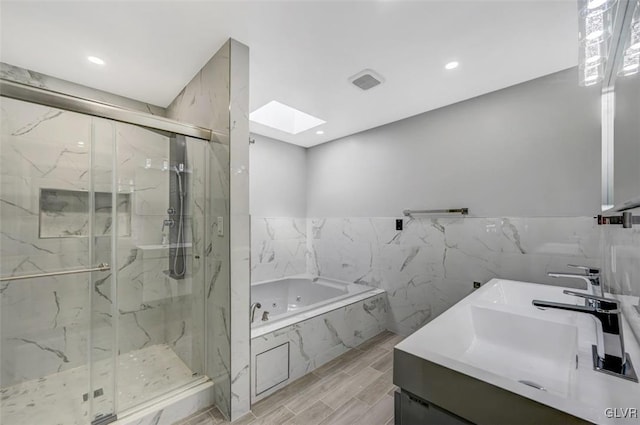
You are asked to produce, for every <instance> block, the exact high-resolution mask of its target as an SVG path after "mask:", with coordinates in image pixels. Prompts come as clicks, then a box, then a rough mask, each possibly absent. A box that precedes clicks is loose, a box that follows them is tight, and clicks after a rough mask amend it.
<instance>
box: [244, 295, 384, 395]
mask: <svg viewBox="0 0 640 425" xmlns="http://www.w3.org/2000/svg"><path fill="white" fill-rule="evenodd" d="M386 322H387V302H386V297H385V294H384V293H382V294H376V295H374V296H369V297H368V298H366V299H363V300H360V301H356V302H353V301H352V303H351V304H348V305H345V306H340V307H338V308H335V306H334V308H333V310H331V311H328V312H326V313H322V314H319V315H318V314H316V315H315V316H313V317H309V318H305V319H303V320H301V321H298V322H297V323H294V324H291V325H289V326H285V327H281V328H280V329H277V330H274V331H272V332H269V333H264V332H260V334H259V336H255V337H252V339H251V356H252V371H253V374H252V383H251V397H252V399H251V401H252V404H255V403H256V402H258V401H259V400H261V399H262V398H264V397H266V396H268V395H269V394H272V393H274V392H275V391H277V390H278V389H280V388H283V387H284V386H286V385H288V384H289V383H291V382H293V381H295V380H296V379H298V378H300V377H302V376H304V375H305V374H307V373H309V372H311V371H313V370H315V369H317V368H318V367H320V366H322V365H323V364H325V363H327V362H330V361H331V360H333V359H335V358H336V357H338V356H339V355H341V354H343V353H345V352H346V351H348V350H349V349H351V348H353V347H355V346H357V345H359V344H362V343H363V342H365V341H366V340H368V339H369V338H372V337H374V336H375V335H378V334H379V333H380V332H382V331H384V329H385V326H386ZM256 331H258V329H256V330H254V331H252V333H253V332H256ZM272 352H275V353H276V354H273V353H272ZM261 364H262V366H263V367H260V365H261ZM267 365H268V367H266V366H267Z"/></svg>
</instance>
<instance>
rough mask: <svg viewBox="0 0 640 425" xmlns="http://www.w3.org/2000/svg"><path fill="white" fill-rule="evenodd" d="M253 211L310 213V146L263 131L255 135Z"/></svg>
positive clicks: (260, 213) (270, 214)
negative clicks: (300, 144)
mask: <svg viewBox="0 0 640 425" xmlns="http://www.w3.org/2000/svg"><path fill="white" fill-rule="evenodd" d="M251 137H252V138H254V139H255V141H256V142H255V143H254V144H252V145H251V146H250V153H249V154H250V161H251V174H250V178H251V182H250V190H251V201H250V202H251V208H250V210H251V215H253V216H254V217H306V216H307V150H306V149H305V148H302V147H300V146H296V145H292V144H290V143H285V142H281V141H279V140H275V139H271V138H269V137H264V136H260V135H253V134H252V135H251Z"/></svg>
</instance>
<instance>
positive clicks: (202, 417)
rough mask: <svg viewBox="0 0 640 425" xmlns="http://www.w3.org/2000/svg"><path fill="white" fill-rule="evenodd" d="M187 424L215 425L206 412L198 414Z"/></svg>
mask: <svg viewBox="0 0 640 425" xmlns="http://www.w3.org/2000/svg"><path fill="white" fill-rule="evenodd" d="M187 424H188V425H215V424H216V421H215V420H214V419H213V417H212V416H211V415H210V414H209V412H208V411H207V412H203V413H200V414H199V415H197V416H196V417H194V418H191V420H189V422H187Z"/></svg>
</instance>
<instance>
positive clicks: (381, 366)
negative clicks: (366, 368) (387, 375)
mask: <svg viewBox="0 0 640 425" xmlns="http://www.w3.org/2000/svg"><path fill="white" fill-rule="evenodd" d="M371 367H372V368H374V369H375V370H379V371H380V372H385V371H387V370H389V369H391V368H392V367H393V352H391V351H387V354H385V355H384V356H382V357H380V358H379V359H378V360H377V361H375V362H374V363H373V364H371Z"/></svg>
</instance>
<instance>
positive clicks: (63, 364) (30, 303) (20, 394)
mask: <svg viewBox="0 0 640 425" xmlns="http://www.w3.org/2000/svg"><path fill="white" fill-rule="evenodd" d="M0 102H1V103H0V109H1V113H2V115H1V117H0V119H1V122H2V125H1V126H0V127H1V129H2V130H1V134H0V136H1V139H0V277H1V278H2V281H1V282H0V303H1V313H0V314H1V315H0V392H1V394H2V398H1V401H0V403H1V406H0V422H1V423H7V424H14V425H17V424H35V423H37V424H59V423H63V424H89V423H91V422H92V421H93V420H95V419H107V418H109V417H110V415H111V413H112V412H114V395H113V394H114V391H115V386H114V383H113V380H114V371H115V369H114V368H113V367H103V368H101V367H95V365H97V364H99V363H100V362H102V361H106V362H107V363H109V362H111V363H113V356H114V355H115V353H114V351H113V348H112V347H113V345H114V344H113V341H114V337H113V326H112V323H111V317H112V316H113V311H114V310H113V301H112V300H109V301H107V300H106V299H105V298H103V295H105V294H106V293H105V292H104V288H105V287H106V286H108V282H109V280H110V278H111V273H110V271H109V270H107V269H108V267H109V266H108V264H109V263H110V261H111V251H112V250H111V238H112V237H111V236H110V235H109V229H108V227H109V223H110V222H111V221H112V218H111V215H112V212H111V203H110V202H108V201H107V198H109V197H111V196H112V195H111V193H112V192H113V191H112V188H111V183H110V181H111V179H110V178H109V177H110V176H109V173H108V172H106V170H107V169H106V168H105V167H101V166H100V164H102V163H104V164H105V165H106V164H107V163H110V162H111V160H110V158H112V156H113V153H112V152H113V146H114V143H113V132H112V131H111V132H109V131H108V130H105V131H104V132H103V137H101V138H94V135H95V134H96V130H97V128H98V127H100V126H105V125H106V126H107V127H109V126H110V125H111V124H110V123H108V122H105V121H104V120H99V119H95V118H91V117H88V116H84V115H81V114H76V113H72V112H66V111H62V110H58V109H54V108H48V107H44V106H40V105H36V104H31V103H28V102H21V101H17V100H11V99H7V98H0ZM99 132H101V133H102V130H101V131H99ZM100 170H102V171H105V173H104V175H102V176H97V174H96V173H97V172H98V171H100ZM97 177H101V178H102V180H101V179H100V178H97ZM96 186H100V189H99V190H100V191H97V188H96ZM98 229H101V232H98ZM100 263H106V264H105V265H102V266H100ZM107 297H108V295H107ZM98 301H100V302H98ZM95 330H97V331H95Z"/></svg>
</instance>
